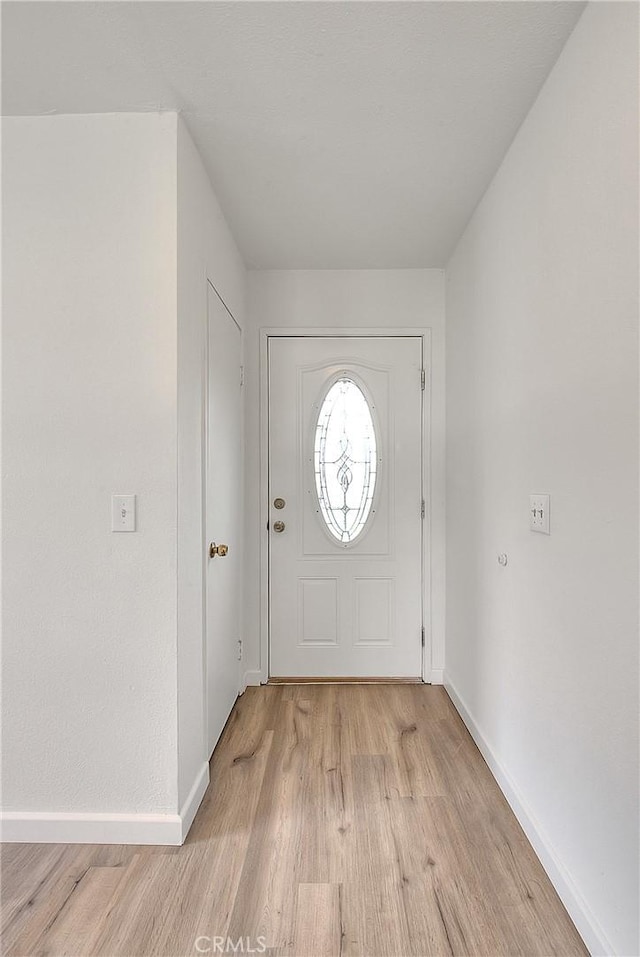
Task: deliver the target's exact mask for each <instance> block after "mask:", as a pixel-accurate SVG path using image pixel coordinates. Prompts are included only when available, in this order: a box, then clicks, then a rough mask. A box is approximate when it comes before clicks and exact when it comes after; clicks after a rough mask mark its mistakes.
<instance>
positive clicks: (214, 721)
mask: <svg viewBox="0 0 640 957" xmlns="http://www.w3.org/2000/svg"><path fill="white" fill-rule="evenodd" d="M207 289H208V303H207V307H208V371H207V379H208V390H207V393H208V394H207V467H206V482H207V489H206V531H207V535H206V548H207V552H209V546H210V544H212V545H215V546H216V548H217V549H218V551H217V552H216V553H214V555H213V557H210V556H208V557H207V558H206V561H207V596H206V600H207V609H206V622H207V636H206V682H207V695H206V697H207V739H208V747H209V754H210V753H211V752H212V751H213V749H214V747H215V745H216V743H217V741H218V738H219V737H220V733H221V731H222V729H223V727H224V725H225V722H226V720H227V718H228V716H229V712H230V711H231V708H232V707H233V703H234V701H235V699H236V696H237V693H238V677H239V675H238V669H239V665H238V641H239V638H240V575H241V568H240V540H241V528H242V522H241V503H240V496H241V490H242V480H241V468H242V459H241V440H242V430H241V422H242V406H241V393H240V381H241V380H240V373H241V368H240V363H241V338H240V329H239V328H238V326H237V325H236V323H235V321H234V320H233V318H232V317H231V315H230V314H229V312H228V311H227V309H226V307H225V306H224V304H223V302H222V300H221V299H220V297H219V296H218V295H217V293H216V291H215V290H214V289H213V287H212V286H211V285H208V286H207ZM225 546H226V548H227V549H228V551H227V552H226V554H224V552H225Z"/></svg>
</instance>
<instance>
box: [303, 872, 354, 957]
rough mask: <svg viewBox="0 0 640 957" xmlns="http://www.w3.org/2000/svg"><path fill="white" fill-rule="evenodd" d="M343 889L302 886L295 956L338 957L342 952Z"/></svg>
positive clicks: (326, 885) (324, 886) (339, 886)
mask: <svg viewBox="0 0 640 957" xmlns="http://www.w3.org/2000/svg"><path fill="white" fill-rule="evenodd" d="M341 909H342V886H341V885H340V884H299V885H298V894H297V898H296V915H295V925H294V932H293V946H292V952H293V954H295V955H296V957H335V955H336V954H340V953H341V951H342V915H341Z"/></svg>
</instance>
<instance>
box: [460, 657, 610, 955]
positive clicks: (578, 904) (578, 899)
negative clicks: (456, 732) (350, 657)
mask: <svg viewBox="0 0 640 957" xmlns="http://www.w3.org/2000/svg"><path fill="white" fill-rule="evenodd" d="M444 686H445V688H446V690H447V694H448V695H449V697H450V698H451V701H452V702H453V704H454V706H455V709H456V711H457V712H458V714H459V715H460V717H461V718H462V720H463V721H464V723H465V724H466V726H467V728H468V730H469V733H470V734H471V737H472V738H473V740H474V741H475V743H476V744H477V745H478V749H479V751H480V753H481V754H482V756H483V758H484V759H485V761H486V762H487V764H488V766H489V769H490V771H491V773H492V774H493V776H494V778H495V779H496V783H497V784H498V787H499V788H500V790H501V791H502V793H503V794H504V796H505V798H506V799H507V802H508V803H509V806H510V807H511V810H512V811H513V813H514V814H515V816H516V818H517V819H518V821H519V823H520V826H521V827H522V830H523V831H524V832H525V834H526V835H527V838H528V839H529V842H530V844H531V846H532V847H533V849H534V851H535V852H536V854H537V855H538V858H539V860H540V863H541V864H542V866H543V867H544V869H545V871H546V872H547V875H548V877H549V880H550V881H551V883H552V884H553V886H554V887H555V889H556V891H557V892H558V896H559V897H560V900H561V901H562V903H563V904H564V906H565V907H566V909H567V912H568V914H569V916H570V917H571V920H572V921H573V923H574V924H575V926H576V928H577V930H578V933H579V934H580V936H581V937H582V939H583V941H584V943H585V945H586V947H587V949H588V950H589V953H590V954H591V955H592V957H612V955H614V954H615V951H614V949H613V947H612V946H611V944H610V943H609V941H608V940H607V935H606V934H605V933H604V931H603V930H602V928H601V927H600V925H599V923H598V921H597V920H596V918H595V916H594V914H593V912H592V911H591V908H590V907H589V906H588V904H587V902H586V901H585V899H584V898H583V896H582V895H581V893H580V891H579V890H578V888H577V887H576V885H575V883H574V881H573V878H572V877H571V875H570V874H569V872H568V871H567V870H566V868H565V867H564V865H563V864H562V862H561V861H560V859H559V857H558V855H557V853H556V851H555V849H554V848H553V846H552V844H551V842H550V841H549V839H548V837H547V835H546V834H545V832H544V831H543V829H542V828H541V827H540V825H539V824H538V822H537V821H536V819H535V818H534V816H533V815H532V814H531V812H530V811H529V808H528V807H527V803H526V801H525V799H524V798H523V797H522V795H521V794H520V792H519V791H518V789H517V788H516V786H515V784H514V783H513V781H512V780H511V778H510V776H509V774H508V773H507V772H506V771H505V769H504V767H503V765H502V764H501V763H500V761H499V760H498V758H497V757H496V756H495V754H494V753H493V751H492V750H491V747H490V746H489V744H488V743H487V740H486V738H485V736H484V735H483V733H482V731H481V730H480V728H479V727H478V725H477V724H476V722H475V719H474V718H473V716H472V715H471V714H470V712H469V710H468V708H467V706H466V705H465V703H464V701H463V700H462V698H461V697H460V695H459V694H458V692H457V691H456V688H455V686H454V685H453V683H452V681H451V678H450V676H449V675H448V674H447V673H446V672H445V675H444Z"/></svg>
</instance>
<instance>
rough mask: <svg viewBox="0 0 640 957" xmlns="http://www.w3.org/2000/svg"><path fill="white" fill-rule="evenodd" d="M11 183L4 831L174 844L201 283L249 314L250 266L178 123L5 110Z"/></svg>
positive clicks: (198, 579)
mask: <svg viewBox="0 0 640 957" xmlns="http://www.w3.org/2000/svg"><path fill="white" fill-rule="evenodd" d="M3 186H4V191H3V253H4V256H3V278H4V288H3V307H4V310H3V311H4V355H3V358H4V476H3V479H4V481H3V489H4V516H5V529H4V532H5V536H4V545H5V548H4V568H5V579H4V599H5V601H4V612H5V618H4V626H5V627H4V635H3V637H4V641H3V692H4V727H3V772H4V774H3V814H4V818H3V825H4V833H5V835H6V836H7V837H8V838H10V839H17V840H26V839H34V840H35V839H39V840H55V839H59V840H96V841H97V840H107V841H111V842H116V843H117V842H119V841H120V840H122V841H132V842H134V843H135V842H140V843H142V842H147V841H148V842H155V841H159V842H161V843H162V842H174V841H176V840H180V838H181V836H184V833H185V829H186V828H187V827H188V825H189V823H190V821H191V818H192V816H193V814H194V813H195V810H196V809H197V806H198V804H199V801H200V799H201V797H202V793H203V791H204V788H205V787H206V784H207V781H208V764H207V753H206V745H205V738H204V681H203V631H202V627H203V616H202V607H203V593H202V584H203V583H202V575H203V550H202V546H203V540H202V397H203V388H204V379H203V369H204V351H205V350H204V343H205V330H206V314H207V277H208V278H209V279H210V280H211V281H212V282H213V283H214V284H215V286H216V288H217V289H218V291H219V292H220V294H221V295H222V296H223V298H224V299H225V301H226V302H227V304H228V305H229V308H230V309H231V310H232V312H233V313H234V315H235V316H236V318H237V319H238V321H240V322H242V318H243V309H244V282H245V274H244V267H243V265H242V262H241V260H240V256H239V254H238V251H237V249H236V246H235V243H234V241H233V238H232V236H231V234H230V232H229V229H228V227H227V225H226V223H225V221H224V218H223V216H222V213H221V212H220V209H219V207H218V204H217V201H216V199H215V196H214V194H213V190H212V188H211V185H210V183H209V181H208V179H207V176H206V174H205V172H204V169H203V166H202V163H201V160H200V157H199V155H198V153H197V150H196V149H195V147H194V145H193V142H192V140H191V138H190V136H189V133H188V131H187V129H186V126H185V125H184V124H183V122H182V121H181V120H179V119H178V118H177V116H176V115H175V114H162V115H159V114H153V115H152V114H131V115H127V114H116V115H105V114H101V115H91V116H51V117H31V118H12V119H7V120H5V121H4V122H3ZM113 492H134V493H136V494H137V496H138V530H137V532H136V533H135V534H113V533H112V532H111V530H110V518H111V513H110V499H111V494H112V493H113ZM239 537H241V532H239ZM176 583H177V589H176ZM234 690H235V689H234ZM7 812H8V813H7ZM30 812H37V814H36V816H34V815H33V814H32V813H30ZM83 813H84V814H85V815H86V816H85V817H82V814H83ZM117 815H123V817H122V818H117ZM153 815H159V818H158V819H155V818H154V817H153ZM61 828H64V830H61Z"/></svg>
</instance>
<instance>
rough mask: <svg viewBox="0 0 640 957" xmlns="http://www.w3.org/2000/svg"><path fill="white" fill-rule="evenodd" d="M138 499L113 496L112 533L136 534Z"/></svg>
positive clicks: (133, 496)
mask: <svg viewBox="0 0 640 957" xmlns="http://www.w3.org/2000/svg"><path fill="white" fill-rule="evenodd" d="M135 530H136V497H135V495H112V496H111V531H112V532H135Z"/></svg>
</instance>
